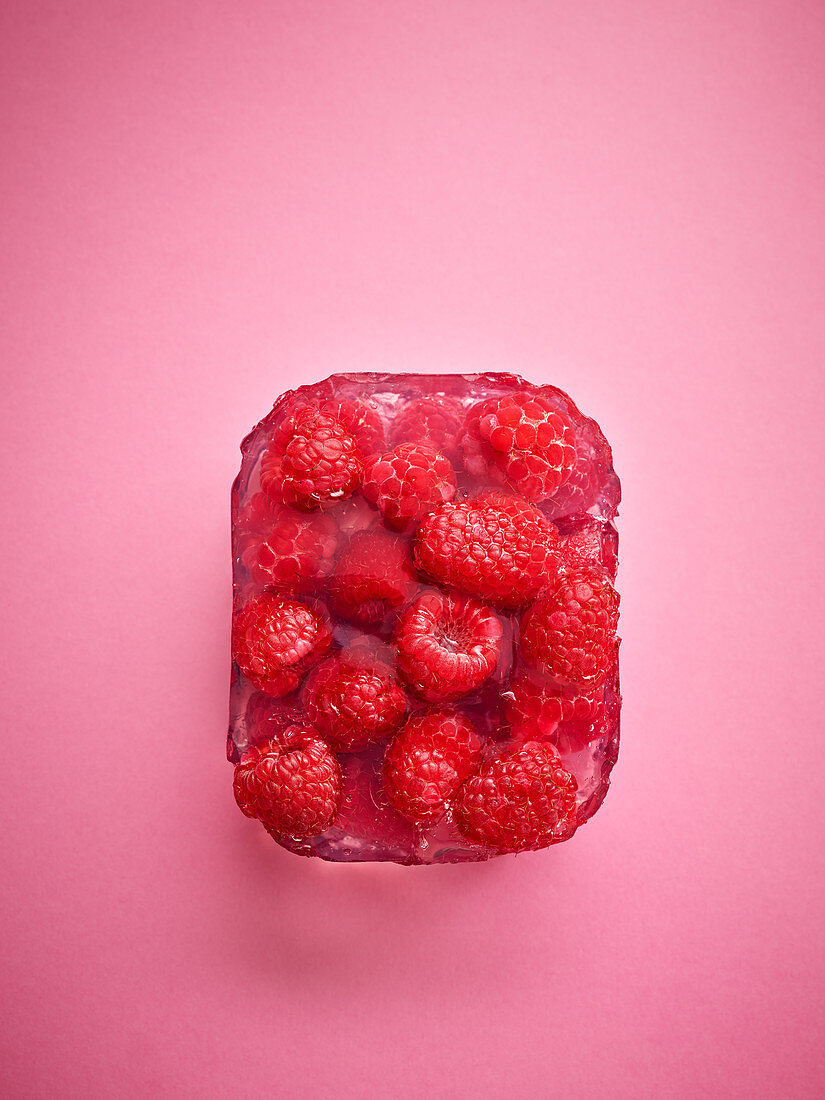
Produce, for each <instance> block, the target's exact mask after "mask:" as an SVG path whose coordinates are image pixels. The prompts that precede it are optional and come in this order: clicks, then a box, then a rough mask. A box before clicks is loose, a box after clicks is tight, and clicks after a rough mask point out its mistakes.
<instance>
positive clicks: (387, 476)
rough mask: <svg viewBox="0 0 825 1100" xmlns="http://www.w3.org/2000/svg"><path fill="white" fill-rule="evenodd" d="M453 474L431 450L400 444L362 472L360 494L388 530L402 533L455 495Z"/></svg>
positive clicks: (446, 462)
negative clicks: (362, 479)
mask: <svg viewBox="0 0 825 1100" xmlns="http://www.w3.org/2000/svg"><path fill="white" fill-rule="evenodd" d="M455 489H456V483H455V473H454V472H453V468H452V466H451V465H450V463H449V462H448V461H447V459H446V458H444V456H443V455H440V454H437V453H436V451H434V450H433V449H432V448H431V447H422V446H420V445H419V444H416V443H402V444H401V445H400V446H399V447H396V448H395V450H394V451H389V452H388V453H387V454H385V455H380V456H377V457H376V458H374V459H372V460H371V461H370V462H368V463H367V465H366V467H365V469H364V485H363V489H362V491H363V493H364V496H365V497H366V498H367V500H369V501H372V503H373V504H376V505H378V510H379V511H380V513H381V515H382V516H383V517H384V522H385V523H386V524H387V526H388V527H392V528H393V529H394V530H396V531H404V530H406V529H407V528H409V527H410V526H412V524H414V523H415V522H416V520H419V519H420V518H421V516H423V515H425V514H426V513H427V512H430V511H432V509H433V508H435V507H436V506H437V505H439V504H443V503H444V501H447V500H452V499H453V497H454V495H455Z"/></svg>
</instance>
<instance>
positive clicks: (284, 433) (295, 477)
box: [261, 405, 363, 511]
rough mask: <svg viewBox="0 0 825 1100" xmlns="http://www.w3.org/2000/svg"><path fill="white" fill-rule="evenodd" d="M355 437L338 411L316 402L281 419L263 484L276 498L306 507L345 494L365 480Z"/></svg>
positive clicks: (266, 460) (265, 458) (268, 454)
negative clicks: (332, 413) (324, 408)
mask: <svg viewBox="0 0 825 1100" xmlns="http://www.w3.org/2000/svg"><path fill="white" fill-rule="evenodd" d="M362 468H363V463H362V461H361V455H360V454H359V452H358V448H357V447H356V445H355V440H354V439H353V438H352V436H351V435H350V434H349V432H348V431H346V430H345V429H344V427H343V426H342V424H341V422H340V421H339V420H336V418H335V417H334V416H329V415H327V414H326V413H322V412H321V411H320V410H319V409H318V408H316V407H315V406H313V405H302V406H299V407H298V408H297V409H295V410H293V411H292V412H291V413H290V414H289V415H287V416H286V418H285V419H284V420H283V421H282V422H281V423H280V424H279V425H278V427H277V428H276V429H275V431H274V432H273V435H272V439H271V440H270V443H269V446H268V447H267V449H266V450H265V451H264V453H263V457H262V458H261V488H262V489H263V490H264V492H265V493H267V494H268V495H269V496H270V497H272V499H273V500H277V501H283V502H284V503H285V504H292V505H294V506H295V507H296V508H303V509H305V510H307V511H309V510H311V509H313V508H318V507H320V506H321V505H323V504H328V503H330V501H335V500H342V499H343V498H344V497H348V496H349V495H350V493H351V492H352V491H353V490H354V489H356V488H357V487H358V485H359V484H360V482H361V472H362Z"/></svg>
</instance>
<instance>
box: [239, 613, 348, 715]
mask: <svg viewBox="0 0 825 1100" xmlns="http://www.w3.org/2000/svg"><path fill="white" fill-rule="evenodd" d="M331 644H332V631H331V630H330V627H329V623H327V622H326V621H325V619H324V618H322V616H321V614H319V612H317V611H314V610H313V609H312V608H311V607H307V606H306V604H302V603H298V602H297V601H296V600H284V599H281V598H280V597H278V596H275V595H270V593H268V592H265V593H264V594H263V595H261V596H256V597H255V598H253V599H251V600H250V601H249V603H247V604H245V605H244V606H243V607H242V608H241V609H240V611H238V613H237V614H236V616H235V620H234V623H233V624H232V655H233V657H234V659H235V661H236V662H237V664H238V668H239V669H240V670H241V672H242V673H243V674H244V676H246V678H247V679H248V680H250V681H251V682H252V683H253V684H254V685H255V687H256V688H258V689H259V690H260V691H263V692H265V693H266V694H267V695H274V696H276V697H279V696H282V695H288V694H289V692H290V691H294V690H295V688H297V686H298V684H299V683H300V682H301V678H302V677H303V675H304V674H305V673H306V672H307V671H308V670H309V669H310V668H312V666H313V665H315V664H317V663H318V661H320V660H321V658H322V657H323V656H325V654H326V653H327V652H328V651H329V648H330V646H331Z"/></svg>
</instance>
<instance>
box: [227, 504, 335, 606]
mask: <svg viewBox="0 0 825 1100" xmlns="http://www.w3.org/2000/svg"><path fill="white" fill-rule="evenodd" d="M239 524H240V525H241V530H242V531H243V534H242V536H239V544H242V545H243V550H242V552H241V559H242V561H243V563H244V565H245V566H246V568H247V569H248V570H249V575H250V577H251V578H252V580H253V581H254V582H255V583H256V584H259V585H261V586H263V587H271V588H275V589H277V590H279V591H284V592H309V591H312V589H313V588H315V587H316V586H317V584H318V582H319V581H321V580H323V579H324V578H325V577H327V576H328V575H329V573H330V571H331V569H332V566H333V563H334V561H335V555H336V553H337V551H338V540H339V533H338V525H337V524H336V522H335V520H334V519H332V517H331V516H328V515H325V514H324V513H320V512H319V513H317V514H314V515H306V514H301V513H300V512H296V511H295V510H294V509H293V508H288V507H287V506H286V505H284V504H278V503H276V502H275V501H272V500H270V499H269V498H268V497H267V496H266V494H265V493H256V494H255V496H254V497H252V499H251V500H250V502H249V504H248V505H247V507H246V508H245V509H244V512H243V514H242V515H241V517H240V518H239Z"/></svg>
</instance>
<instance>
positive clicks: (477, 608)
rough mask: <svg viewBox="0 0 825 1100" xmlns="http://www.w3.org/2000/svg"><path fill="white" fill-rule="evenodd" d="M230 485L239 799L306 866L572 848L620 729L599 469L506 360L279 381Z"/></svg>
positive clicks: (607, 509) (549, 400)
mask: <svg viewBox="0 0 825 1100" xmlns="http://www.w3.org/2000/svg"><path fill="white" fill-rule="evenodd" d="M242 450H243V464H242V467H241V472H240V474H239V475H238V478H237V479H236V482H235V485H234V488H233V496H232V523H233V579H234V593H235V606H234V612H233V632H232V647H233V649H232V656H233V676H232V682H231V707H230V735H229V756H230V759H231V760H232V762H233V763H234V764H235V767H236V771H235V796H236V800H237V801H238V804H239V806H240V808H241V809H242V810H243V812H244V813H245V814H246V815H247V816H249V817H252V818H256V819H257V820H258V822H259V824H258V826H257V827H258V828H260V827H261V826H263V828H265V829H266V831H267V832H268V833H269V834H270V835H271V836H272V837H273V839H274V840H275V841H276V842H277V843H279V844H280V845H281V846H282V847H284V848H286V849H288V850H289V851H291V852H295V853H298V854H301V855H305V856H316V857H319V858H322V859H326V860H332V861H341V862H351V861H353V860H356V861H357V860H370V861H382V860H384V861H393V862H397V863H406V864H416V863H419V864H427V863H446V862H450V863H452V862H466V861H468V860H470V861H483V860H487V859H491V858H494V857H498V856H501V855H504V854H508V853H516V852H524V851H533V850H537V849H539V848H544V847H548V846H550V845H554V844H558V843H560V842H561V841H566V840H568V839H569V838H570V837H571V836H573V834H574V833H575V831H576V829H577V828H578V826H580V825H581V824H583V823H584V822H585V821H587V820H588V819H589V818H590V817H592V816H593V814H594V813H595V812H596V811H597V809H598V808H599V806H600V805H601V802H602V801H603V799H604V797H605V795H606V793H607V789H608V785H609V781H610V773H611V769H612V767H613V765H614V763H615V761H616V755H617V751H618V736H619V725H618V723H619V705H620V697H619V693H618V638H617V636H616V626H617V618H618V596H617V594H616V591H615V589H614V587H613V583H612V582H613V579H614V578H615V573H616V547H617V539H616V529H615V526H614V520H615V516H616V510H617V506H618V502H619V483H618V479H617V478H616V475H615V473H614V471H613V467H612V456H611V452H610V446H609V444H608V443H607V440H606V439H605V437H604V435H603V434H602V432H601V430H600V429H599V427H598V425H597V424H596V423H595V422H594V421H593V420H590V419H588V418H587V417H585V416H583V415H582V414H581V413H580V412H579V410H578V409H577V408H576V406H575V404H574V403H573V401H572V400H571V399H570V398H569V397H568V396H567V395H566V394H564V393H563V392H562V391H560V390H558V389H556V388H555V387H553V386H549V385H543V386H535V385H531V384H530V383H528V382H525V381H524V380H523V379H521V378H519V377H517V376H516V375H507V374H483V375H386V374H383V375H382V374H363V375H353V374H341V375H332V376H331V377H330V378H328V379H326V380H325V381H323V382H319V383H317V384H315V385H311V386H304V387H301V388H300V389H299V390H297V391H296V392H294V393H287V394H284V395H283V396H282V397H281V398H279V399H278V400H277V401H276V403H275V406H274V408H273V410H272V412H271V413H270V414H269V415H268V416H267V417H265V418H264V420H262V421H261V422H260V424H258V425H257V427H256V428H255V429H253V431H252V432H251V433H250V435H249V436H248V437H247V439H246V440H245V441H244V443H243V447H242Z"/></svg>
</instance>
